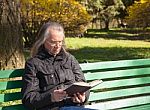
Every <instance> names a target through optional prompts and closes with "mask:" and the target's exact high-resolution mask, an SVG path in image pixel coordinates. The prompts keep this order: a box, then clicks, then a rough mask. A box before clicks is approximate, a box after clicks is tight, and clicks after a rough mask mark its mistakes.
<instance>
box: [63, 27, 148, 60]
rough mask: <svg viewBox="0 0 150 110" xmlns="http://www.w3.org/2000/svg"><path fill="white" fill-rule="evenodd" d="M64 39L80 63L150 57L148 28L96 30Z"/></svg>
mask: <svg viewBox="0 0 150 110" xmlns="http://www.w3.org/2000/svg"><path fill="white" fill-rule="evenodd" d="M65 41H66V47H67V48H68V51H69V52H70V53H72V54H73V55H74V56H75V57H76V58H77V59H78V61H79V62H80V63H82V62H85V61H87V62H98V61H112V60H127V59H140V58H150V30H146V31H143V30H129V29H128V30H117V29H115V30H114V29H112V30H109V31H102V30H96V31H90V32H89V33H88V36H87V37H85V38H66V40H65Z"/></svg>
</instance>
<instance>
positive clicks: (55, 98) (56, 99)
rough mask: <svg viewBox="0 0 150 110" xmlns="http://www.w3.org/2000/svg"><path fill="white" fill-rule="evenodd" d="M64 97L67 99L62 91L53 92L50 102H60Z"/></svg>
mask: <svg viewBox="0 0 150 110" xmlns="http://www.w3.org/2000/svg"><path fill="white" fill-rule="evenodd" d="M65 97H67V94H66V92H65V91H63V90H62V89H59V90H54V91H53V93H52V101H53V102H59V101H62V100H63V99H64V98H65Z"/></svg>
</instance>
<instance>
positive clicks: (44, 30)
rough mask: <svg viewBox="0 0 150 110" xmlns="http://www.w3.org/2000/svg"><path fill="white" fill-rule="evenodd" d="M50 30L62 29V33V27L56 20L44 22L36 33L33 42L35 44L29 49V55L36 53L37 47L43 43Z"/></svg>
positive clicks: (32, 55)
mask: <svg viewBox="0 0 150 110" xmlns="http://www.w3.org/2000/svg"><path fill="white" fill-rule="evenodd" d="M52 30H56V31H62V32H63V33H64V28H63V26H62V25H60V24H59V23H57V22H47V23H45V24H44V25H43V26H42V27H41V29H40V30H39V32H38V35H37V38H38V40H37V41H36V42H35V44H34V45H33V47H32V49H31V57H34V56H35V55H36V54H37V53H38V50H39V48H40V47H41V46H42V45H43V44H44V42H45V40H46V39H47V38H48V37H50V35H51V31H52ZM64 36H65V35H64ZM63 45H64V41H63Z"/></svg>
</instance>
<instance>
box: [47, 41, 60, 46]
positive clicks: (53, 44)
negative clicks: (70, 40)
mask: <svg viewBox="0 0 150 110" xmlns="http://www.w3.org/2000/svg"><path fill="white" fill-rule="evenodd" d="M46 42H47V43H48V44H49V45H51V46H56V45H59V46H62V42H63V41H48V40H47V41H46Z"/></svg>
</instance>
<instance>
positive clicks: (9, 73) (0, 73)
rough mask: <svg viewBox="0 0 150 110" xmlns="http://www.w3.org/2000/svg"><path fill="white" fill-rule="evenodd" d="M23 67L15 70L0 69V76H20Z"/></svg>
mask: <svg viewBox="0 0 150 110" xmlns="http://www.w3.org/2000/svg"><path fill="white" fill-rule="evenodd" d="M23 71H24V70H23V69H16V70H1V71H0V78H14V77H20V76H22V75H23Z"/></svg>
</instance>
